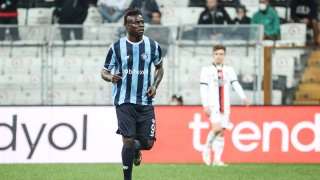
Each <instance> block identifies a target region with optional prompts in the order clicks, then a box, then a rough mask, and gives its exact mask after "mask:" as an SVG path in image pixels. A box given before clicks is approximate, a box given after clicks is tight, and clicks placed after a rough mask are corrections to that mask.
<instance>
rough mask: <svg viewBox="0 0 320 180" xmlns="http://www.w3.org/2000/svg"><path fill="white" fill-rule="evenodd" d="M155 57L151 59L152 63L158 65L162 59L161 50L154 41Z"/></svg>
mask: <svg viewBox="0 0 320 180" xmlns="http://www.w3.org/2000/svg"><path fill="white" fill-rule="evenodd" d="M156 47H157V48H156V51H155V59H154V60H153V63H154V65H158V64H160V63H161V61H162V50H161V47H160V45H159V44H158V43H156Z"/></svg>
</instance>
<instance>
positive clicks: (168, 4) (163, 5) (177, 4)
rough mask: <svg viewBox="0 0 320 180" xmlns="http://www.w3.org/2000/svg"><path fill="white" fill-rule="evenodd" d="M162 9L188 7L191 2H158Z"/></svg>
mask: <svg viewBox="0 0 320 180" xmlns="http://www.w3.org/2000/svg"><path fill="white" fill-rule="evenodd" d="M157 3H158V5H159V7H160V8H168V7H187V6H188V4H189V0H162V1H157Z"/></svg>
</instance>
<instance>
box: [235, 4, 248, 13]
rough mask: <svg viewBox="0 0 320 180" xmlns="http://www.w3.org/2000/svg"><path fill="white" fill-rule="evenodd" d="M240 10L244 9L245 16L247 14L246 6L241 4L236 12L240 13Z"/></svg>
mask: <svg viewBox="0 0 320 180" xmlns="http://www.w3.org/2000/svg"><path fill="white" fill-rule="evenodd" d="M239 9H243V11H244V14H246V13H247V8H246V6H245V5H243V4H240V5H239V6H237V8H236V11H237V12H239Z"/></svg>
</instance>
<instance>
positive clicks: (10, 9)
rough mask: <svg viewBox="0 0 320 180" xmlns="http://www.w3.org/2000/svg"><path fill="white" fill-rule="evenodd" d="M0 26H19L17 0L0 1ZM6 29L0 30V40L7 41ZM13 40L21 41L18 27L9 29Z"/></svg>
mask: <svg viewBox="0 0 320 180" xmlns="http://www.w3.org/2000/svg"><path fill="white" fill-rule="evenodd" d="M0 25H18V12H17V0H0ZM5 32H6V28H2V27H1V28H0V40H1V41H3V40H5ZM9 32H10V36H11V40H13V41H17V40H19V39H20V37H19V30H18V28H17V27H10V28H9Z"/></svg>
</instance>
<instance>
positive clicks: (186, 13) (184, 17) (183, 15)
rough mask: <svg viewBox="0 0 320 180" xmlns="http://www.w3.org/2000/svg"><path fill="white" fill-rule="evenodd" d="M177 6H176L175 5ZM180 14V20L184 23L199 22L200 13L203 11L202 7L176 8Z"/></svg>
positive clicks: (192, 23) (193, 23) (194, 23)
mask: <svg viewBox="0 0 320 180" xmlns="http://www.w3.org/2000/svg"><path fill="white" fill-rule="evenodd" d="M175 7H176V6H175ZM175 11H176V12H177V13H178V14H179V15H178V18H179V21H180V24H182V25H190V24H191V25H196V24H198V20H199V16H200V13H201V12H202V11H203V8H201V7H179V8H176V10H175Z"/></svg>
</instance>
